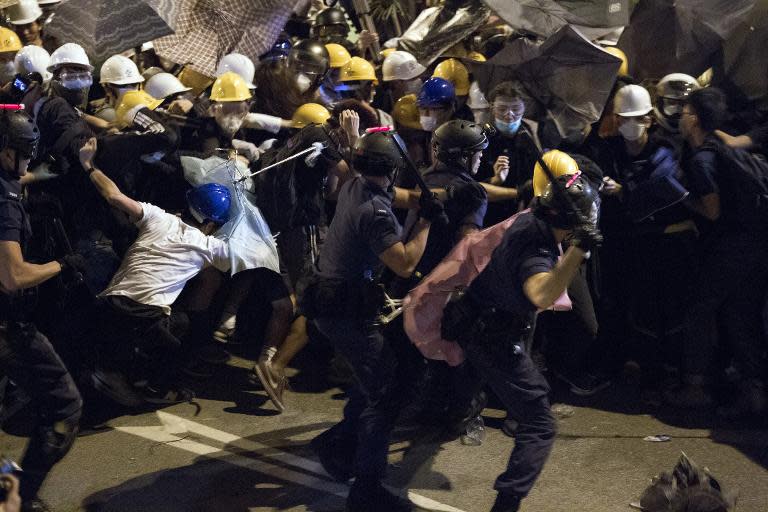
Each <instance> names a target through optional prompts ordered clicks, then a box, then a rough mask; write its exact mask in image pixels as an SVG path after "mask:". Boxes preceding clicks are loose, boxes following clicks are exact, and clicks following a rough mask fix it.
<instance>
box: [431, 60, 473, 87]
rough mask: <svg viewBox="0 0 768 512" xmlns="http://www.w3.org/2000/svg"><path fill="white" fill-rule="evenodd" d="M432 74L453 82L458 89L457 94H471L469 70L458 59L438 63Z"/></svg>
mask: <svg viewBox="0 0 768 512" xmlns="http://www.w3.org/2000/svg"><path fill="white" fill-rule="evenodd" d="M432 76H433V77H438V78H442V79H444V80H448V81H449V82H451V83H452V84H453V87H454V88H455V89H456V96H466V95H467V94H469V71H467V67H466V66H465V65H464V64H462V63H461V62H460V61H458V60H456V59H448V60H444V61H443V62H441V63H440V64H438V65H437V67H436V68H435V72H434V73H432Z"/></svg>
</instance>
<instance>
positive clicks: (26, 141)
mask: <svg viewBox="0 0 768 512" xmlns="http://www.w3.org/2000/svg"><path fill="white" fill-rule="evenodd" d="M0 112H1V113H0V150H3V149H5V148H11V149H13V150H15V151H16V152H17V155H18V156H19V158H30V159H31V158H34V157H35V154H36V153H37V144H38V142H39V141H40V131H39V130H38V129H37V126H36V125H35V121H34V120H33V119H32V118H31V117H29V116H28V115H27V114H25V113H24V112H21V111H18V110H11V111H7V110H3V111H0Z"/></svg>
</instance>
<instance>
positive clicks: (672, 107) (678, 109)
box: [664, 103, 683, 117]
mask: <svg viewBox="0 0 768 512" xmlns="http://www.w3.org/2000/svg"><path fill="white" fill-rule="evenodd" d="M682 113H683V106H682V105H680V104H679V103H672V104H668V105H664V115H665V116H677V117H680V114H682Z"/></svg>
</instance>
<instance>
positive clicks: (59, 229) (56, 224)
mask: <svg viewBox="0 0 768 512" xmlns="http://www.w3.org/2000/svg"><path fill="white" fill-rule="evenodd" d="M53 228H54V229H55V230H56V241H57V242H58V243H59V245H60V246H61V247H62V248H63V249H64V253H65V254H67V255H70V254H75V251H74V250H73V249H72V244H71V243H70V242H69V237H68V236H67V232H66V231H65V230H64V224H62V223H61V219H60V218H58V217H54V218H53ZM72 276H73V277H74V280H73V282H72V283H71V284H72V285H73V286H79V285H81V284H83V283H84V282H85V278H84V277H83V274H82V273H81V272H79V271H77V270H75V272H74V273H73V274H72Z"/></svg>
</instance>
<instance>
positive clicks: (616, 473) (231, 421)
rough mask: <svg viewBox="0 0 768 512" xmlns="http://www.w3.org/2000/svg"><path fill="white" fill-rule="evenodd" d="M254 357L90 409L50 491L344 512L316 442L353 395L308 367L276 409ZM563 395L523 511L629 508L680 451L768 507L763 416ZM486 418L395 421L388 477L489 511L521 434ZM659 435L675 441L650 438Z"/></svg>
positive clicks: (12, 439)
mask: <svg viewBox="0 0 768 512" xmlns="http://www.w3.org/2000/svg"><path fill="white" fill-rule="evenodd" d="M250 364H251V363H250V362H248V361H246V360H241V359H237V358H236V359H234V360H233V361H232V362H231V363H230V365H229V366H227V367H223V368H221V369H220V370H219V371H218V373H217V375H216V377H215V378H214V379H211V380H210V381H207V382H201V383H196V384H195V385H194V387H195V389H196V390H197V392H198V395H199V397H200V398H199V399H198V400H197V403H198V404H199V410H198V409H197V408H196V407H195V406H193V405H190V404H180V405H176V406H173V407H168V408H165V409H163V410H160V411H146V412H142V413H135V414H132V415H131V414H126V412H125V411H123V410H120V409H117V408H109V407H100V408H99V410H98V411H96V412H95V411H93V410H92V411H89V413H88V423H89V426H88V427H87V429H86V431H85V432H84V434H83V435H82V436H81V437H79V438H78V440H77V442H76V443H75V446H74V448H73V450H72V452H71V453H70V454H69V455H68V457H67V458H66V459H65V460H64V461H63V462H61V463H60V464H59V465H58V466H57V467H56V469H55V471H54V472H53V474H52V475H51V476H50V478H49V480H48V482H47V484H46V486H45V488H44V491H43V497H44V498H45V499H46V500H47V501H48V502H49V504H51V505H52V506H53V507H54V510H56V511H58V512H68V511H77V510H87V511H100V512H101V511H104V512H127V511H158V512H159V511H162V512H182V511H183V512H198V511H200V512H202V511H228V512H241V511H243V512H244V511H278V510H279V511H283V510H286V511H305V510H306V511H318V512H325V511H340V510H343V509H344V496H345V494H346V492H347V487H346V486H345V485H342V484H339V483H337V482H335V481H333V480H332V479H330V478H329V477H328V476H327V475H326V474H325V473H324V472H323V470H322V469H321V467H320V465H319V463H318V462H317V459H316V458H315V457H314V454H313V452H312V451H311V449H309V447H308V442H309V440H310V439H312V437H314V436H315V435H317V434H319V433H320V432H321V431H322V430H324V429H326V428H328V427H329V426H330V425H332V424H333V423H334V422H336V421H337V420H338V419H339V418H340V416H341V409H342V407H343V404H344V401H343V395H342V393H341V392H340V390H339V389H338V388H328V387H327V386H324V385H322V384H318V382H322V379H319V378H318V377H317V375H315V374H312V373H308V372H306V371H305V372H301V373H300V374H299V375H297V376H295V377H294V378H293V379H292V384H293V388H294V390H293V391H291V392H289V393H288V394H287V404H288V410H287V411H286V412H285V413H283V414H277V413H276V411H275V409H274V407H273V406H272V405H271V403H270V402H269V401H268V400H267V398H266V394H265V393H264V392H263V391H262V390H260V389H259V387H258V386H257V385H254V384H253V383H251V382H250V381H249V378H248V373H249V372H248V369H249V367H250ZM304 365H305V366H306V365H307V362H306V361H305V363H304ZM555 396H556V401H559V402H561V403H562V402H563V401H564V402H566V403H567V407H566V412H572V415H570V416H569V415H568V414H565V415H563V416H567V417H562V418H561V419H560V420H559V432H558V437H557V442H556V444H555V447H554V450H553V452H552V456H551V457H550V460H549V462H548V464H547V466H546V468H545V470H544V473H543V474H542V476H541V478H540V479H539V481H538V483H537V484H536V487H535V488H534V490H533V492H532V493H531V495H530V496H529V498H528V499H527V500H526V501H525V502H524V505H523V507H522V510H523V511H524V512H531V511H537V512H575V511H585V512H586V511H589V512H620V511H631V510H633V509H632V508H631V507H630V505H629V504H630V502H632V501H637V498H638V497H639V495H640V493H641V492H642V490H643V489H644V488H645V487H646V486H647V485H648V483H649V482H650V479H651V477H652V476H654V475H655V474H657V473H659V472H660V471H663V470H669V469H671V468H672V466H673V465H674V464H675V462H676V460H677V458H678V457H679V455H680V452H681V451H683V452H685V453H686V454H687V455H688V456H690V457H691V458H692V459H693V460H695V461H696V462H698V463H699V464H701V465H702V466H707V467H708V468H709V469H710V470H711V471H712V473H713V474H714V475H716V476H717V477H719V478H720V481H721V482H722V483H723V484H724V485H725V486H726V489H727V490H729V491H732V492H735V493H736V494H737V495H738V506H737V509H736V510H738V511H739V512H765V511H766V510H768V470H766V468H768V427H766V422H756V421H751V422H741V423H728V424H725V423H719V422H718V421H717V420H715V419H713V418H712V415H711V414H709V413H701V414H682V413H675V412H674V411H669V410H665V409H664V408H660V407H654V406H653V405H648V404H647V403H643V401H641V400H640V399H639V397H638V396H637V392H636V391H634V390H633V389H632V388H630V387H628V386H626V385H622V384H619V385H616V386H614V387H612V388H611V389H609V390H607V391H606V392H604V394H603V395H601V396H600V398H599V399H597V400H591V401H586V400H575V399H573V398H572V397H569V396H568V394H567V392H565V391H564V390H562V389H560V390H558V389H556V395H555ZM86 398H87V397H86ZM492 405H493V404H492ZM568 407H570V408H571V410H570V411H568V410H567V408H568ZM25 416H28V415H27V414H25V412H24V411H23V410H22V411H21V412H20V413H18V414H16V415H15V416H14V417H13V418H11V420H10V421H8V422H7V423H6V425H5V427H4V428H5V430H6V432H0V436H2V437H1V438H0V453H2V454H5V455H7V456H11V457H15V458H17V459H18V458H19V457H20V455H21V450H22V449H23V444H24V438H23V437H21V436H22V435H23V434H24V432H25V428H27V427H26V423H28V422H26V421H25ZM484 416H485V421H486V424H487V429H486V438H485V441H484V442H483V444H482V445H481V446H465V445H462V444H461V443H460V442H459V441H458V440H449V441H446V440H445V439H444V437H443V436H442V435H441V434H440V433H439V432H437V431H436V430H434V429H426V428H422V429H416V430H404V429H402V428H401V429H400V430H398V431H397V432H396V435H395V437H396V439H394V440H393V443H392V445H391V450H390V464H391V466H390V470H389V478H388V484H389V485H391V486H392V487H394V488H397V489H406V488H407V489H409V490H410V493H411V494H410V496H411V498H412V499H413V500H414V501H415V502H416V503H417V504H418V505H419V507H420V509H422V510H444V511H454V512H455V511H465V512H483V511H487V510H489V509H490V507H491V504H492V503H493V500H494V498H495V492H494V491H493V489H492V485H493V480H494V478H495V477H496V475H497V474H498V473H499V472H500V471H501V470H502V469H503V468H504V466H505V464H506V461H507V458H508V457H509V452H510V450H511V448H512V446H513V440H512V439H510V438H508V437H506V436H505V435H504V434H503V433H502V432H501V430H500V429H499V427H500V425H501V418H503V416H504V413H503V412H502V411H500V410H498V409H494V408H493V407H492V406H491V407H489V408H487V409H486V410H485V412H484ZM657 434H666V435H668V436H670V438H671V440H670V441H668V442H650V441H645V440H644V438H645V437H646V436H649V435H657Z"/></svg>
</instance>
